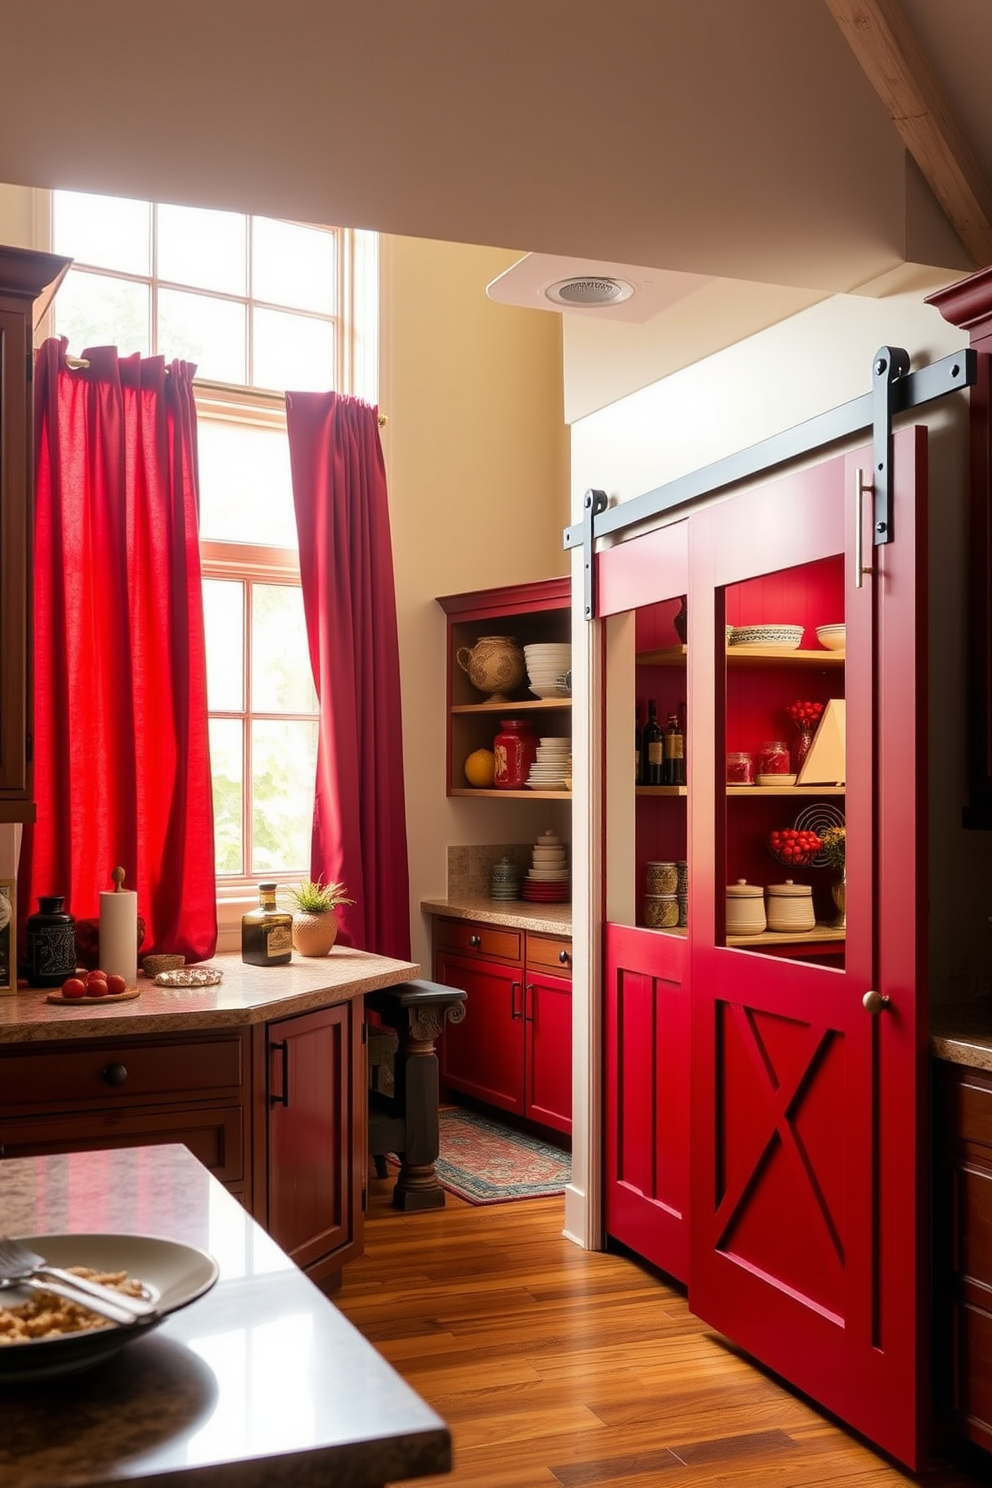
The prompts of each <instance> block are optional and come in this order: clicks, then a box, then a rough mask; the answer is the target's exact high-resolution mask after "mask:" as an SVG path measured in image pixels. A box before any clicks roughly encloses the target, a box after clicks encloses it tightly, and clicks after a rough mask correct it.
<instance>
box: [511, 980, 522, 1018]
mask: <svg viewBox="0 0 992 1488" xmlns="http://www.w3.org/2000/svg"><path fill="white" fill-rule="evenodd" d="M519 991H520V983H519V982H511V983H510V1017H511V1018H520V1017H522V1016H523V1012H522V1010H521V1012H519V1013H518V1012H517V993H518V992H519Z"/></svg>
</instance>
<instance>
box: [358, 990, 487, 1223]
mask: <svg viewBox="0 0 992 1488" xmlns="http://www.w3.org/2000/svg"><path fill="white" fill-rule="evenodd" d="M464 1002H465V993H464V992H462V991H459V990H458V989H457V988H455V987H443V986H441V984H440V983H439V982H426V981H415V982H401V983H400V984H399V985H398V986H396V987H385V988H383V989H382V990H381V991H378V992H370V993H368V994H366V998H365V1003H366V1006H367V1007H371V1008H373V1009H374V1010H375V1011H376V1012H377V1013H378V1014H379V1016H380V1018H381V1019H382V1020H383V1022H384V1023H386V1024H387V1025H388V1026H389V1027H390V1028H393V1029H395V1031H396V1033H397V1035H398V1037H399V1048H398V1050H397V1054H396V1067H395V1094H394V1109H395V1111H396V1114H397V1115H399V1116H401V1117H402V1120H403V1123H404V1128H405V1130H404V1150H403V1152H402V1153H401V1154H400V1171H399V1175H398V1177H397V1179H396V1186H395V1188H394V1189H393V1206H394V1208H396V1209H440V1208H443V1206H444V1189H443V1188H442V1187H441V1184H440V1183H439V1181H438V1177H437V1173H436V1171H435V1168H434V1164H435V1162H436V1161H437V1156H438V1151H439V1133H438V1119H437V1106H438V1091H439V1079H438V1059H437V1037H438V1034H439V1033H440V1032H441V1029H442V1027H443V1026H444V1020H445V1018H448V1019H450V1020H451V1022H453V1023H458V1022H460V1021H461V1020H462V1018H464V1016H465V1007H464Z"/></svg>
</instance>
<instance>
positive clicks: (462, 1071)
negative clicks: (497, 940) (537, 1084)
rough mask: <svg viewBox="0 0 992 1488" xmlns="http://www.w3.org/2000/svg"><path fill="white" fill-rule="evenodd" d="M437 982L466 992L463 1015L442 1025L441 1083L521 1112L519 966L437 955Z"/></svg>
mask: <svg viewBox="0 0 992 1488" xmlns="http://www.w3.org/2000/svg"><path fill="white" fill-rule="evenodd" d="M434 975H435V979H436V980H437V981H439V982H442V983H443V984H444V985H445V986H448V987H462V988H464V990H465V1017H464V1018H463V1019H462V1021H461V1022H460V1023H445V1025H444V1032H443V1033H442V1035H441V1041H440V1042H441V1049H440V1053H441V1083H442V1085H445V1086H447V1087H448V1089H449V1090H458V1091H461V1093H462V1094H463V1095H471V1096H474V1097H475V1098H476V1099H477V1100H481V1101H487V1102H488V1103H489V1104H490V1105H493V1106H500V1107H501V1108H502V1109H503V1110H504V1111H514V1112H516V1113H517V1114H518V1115H520V1116H522V1115H523V1114H524V1056H523V1041H524V1031H523V1030H524V989H523V976H522V973H521V971H520V969H519V967H512V966H500V965H499V964H497V963H496V962H486V961H483V960H479V961H476V962H470V961H463V960H459V959H456V958H455V957H452V956H447V955H445V953H444V952H443V951H439V952H438V954H437V958H436V961H435V973H434Z"/></svg>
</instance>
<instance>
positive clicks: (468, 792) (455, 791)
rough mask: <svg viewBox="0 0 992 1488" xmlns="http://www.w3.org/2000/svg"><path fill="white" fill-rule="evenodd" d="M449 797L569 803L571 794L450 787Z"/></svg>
mask: <svg viewBox="0 0 992 1488" xmlns="http://www.w3.org/2000/svg"><path fill="white" fill-rule="evenodd" d="M448 794H449V796H476V797H478V796H488V797H489V799H490V800H492V801H570V800H571V799H572V792H571V791H566V790H560V791H550V790H481V789H480V790H476V789H475V787H474V786H471V785H459V786H454V785H453V786H452V787H451V790H450V791H449V792H448Z"/></svg>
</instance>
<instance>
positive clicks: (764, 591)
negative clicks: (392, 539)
mask: <svg viewBox="0 0 992 1488" xmlns="http://www.w3.org/2000/svg"><path fill="white" fill-rule="evenodd" d="M870 460H871V456H870V452H868V451H865V452H864V453H863V454H862V455H861V456H860V457H858V456H855V455H851V456H846V457H841V458H838V459H834V460H831V461H828V462H826V463H824V464H822V465H820V466H817V467H816V468H814V469H810V470H807V471H803V472H801V473H799V474H796V475H790V476H788V477H787V478H784V479H781V480H778V481H775V482H772V483H770V484H768V485H764V486H762V487H760V488H756V489H753V490H749V491H747V492H744V493H742V494H741V495H738V496H735V497H733V498H732V499H730V500H728V501H726V502H723V503H720V504H719V505H713V506H710V507H707V508H705V509H703V510H701V511H699V512H697V513H694V514H693V515H692V516H691V517H690V518H689V528H690V533H689V545H690V586H689V592H690V596H691V599H690V610H689V614H690V636H689V647H688V649H689V667H688V671H689V709H688V714H689V720H690V722H689V741H688V743H689V782H690V785H689V809H690V828H689V860H690V874H691V900H690V905H691V908H690V923H689V955H690V966H691V985H692V1012H691V1018H692V1092H691V1131H692V1136H691V1151H692V1192H691V1216H692V1218H691V1232H692V1242H691V1256H690V1272H689V1300H690V1305H691V1306H692V1308H693V1310H694V1311H695V1312H696V1313H697V1314H698V1315H700V1316H701V1317H703V1318H705V1319H706V1320H707V1321H708V1322H711V1323H712V1324H714V1325H715V1326H716V1327H717V1328H719V1329H720V1331H721V1332H723V1333H724V1334H726V1335H727V1336H728V1337H729V1338H730V1339H732V1340H733V1341H734V1343H736V1344H738V1345H740V1346H742V1347H743V1348H745V1349H747V1350H748V1352H750V1353H751V1354H753V1355H754V1356H755V1357H756V1358H758V1359H759V1360H761V1361H762V1362H763V1363H765V1364H767V1365H768V1366H769V1367H771V1368H772V1369H774V1370H775V1371H777V1372H778V1373H780V1374H782V1375H783V1376H784V1377H785V1378H786V1379H788V1380H790V1381H791V1382H792V1383H793V1384H795V1385H796V1386H798V1387H799V1388H800V1389H802V1390H803V1391H805V1392H807V1393H808V1394H809V1395H811V1396H812V1397H813V1398H814V1399H815V1400H817V1401H819V1402H821V1403H822V1404H823V1405H824V1406H825V1407H827V1408H828V1409H829V1410H831V1411H833V1412H835V1413H836V1414H837V1415H839V1416H840V1417H842V1418H843V1419H844V1420H845V1421H847V1422H849V1423H850V1424H851V1425H853V1426H854V1427H856V1428H857V1429H858V1430H860V1431H862V1432H864V1433H865V1435H866V1436H868V1437H869V1438H871V1439H872V1440H873V1441H875V1442H877V1443H878V1444H879V1445H881V1446H882V1447H883V1448H885V1449H886V1450H888V1451H889V1452H891V1453H893V1454H894V1455H895V1456H897V1457H899V1458H900V1459H902V1460H903V1461H905V1462H907V1463H909V1464H911V1465H915V1464H916V1462H917V1461H918V1450H919V1433H920V1425H921V1423H920V1421H919V1417H918V1406H917V1401H918V1388H919V1384H920V1378H921V1369H922V1366H923V1360H922V1358H921V1351H920V1344H919V1337H920V1321H921V1316H922V1311H923V1309H922V1306H921V1298H920V1295H919V1293H920V1281H921V1275H922V1272H923V1266H922V1264H921V1262H922V1257H921V1254H920V1251H919V1246H920V1245H921V1243H923V1242H922V1239H921V1237H923V1236H925V1234H926V1224H925V1211H924V1206H923V1200H924V1185H923V1183H922V1181H921V1172H922V1159H923V1153H924V1146H923V1142H922V1140H921V1137H922V1131H921V1114H922V1111H923V1109H924V1104H923V1090H924V1088H925V1087H924V1081H925V1047H924V1044H925V1018H924V1017H919V1018H918V1016H917V1012H918V1008H917V1002H918V998H921V997H922V996H923V995H924V994H923V987H924V978H923V971H922V968H923V965H924V950H925V947H924V945H923V938H924V930H923V926H924V925H925V893H924V887H923V875H922V870H923V865H924V862H925V851H924V846H925V844H924V842H923V840H922V833H923V827H922V824H921V822H922V809H923V808H922V806H921V802H922V801H923V799H924V792H923V783H924V778H925V777H924V761H923V743H922V739H923V720H924V719H925V700H924V698H923V696H922V682H921V677H922V675H923V673H922V663H921V661H920V659H919V658H920V657H921V656H924V655H925V652H926V632H925V626H924V616H923V596H924V594H925V563H926V555H925V551H924V541H923V532H924V508H925V502H924V496H925V491H924V479H925V477H924V471H925V433H924V431H921V430H908V431H906V432H905V433H903V434H901V435H899V436H898V437H897V440H896V454H895V463H894V467H893V470H894V493H895V508H894V509H895V511H896V512H897V514H898V530H897V534H896V540H895V541H894V542H892V543H891V544H889V545H887V546H884V547H879V548H875V549H873V548H872V546H871V542H870V535H871V534H870V522H871V516H872V514H871V512H870V510H867V509H865V510H864V511H862V510H860V509H859V508H860V506H861V503H859V502H858V501H857V499H856V495H855V492H856V484H857V470H858V468H859V467H864V466H868V467H869V469H870ZM868 478H869V479H870V477H868ZM864 505H865V507H867V505H868V504H867V503H864ZM858 522H864V523H865V534H864V535H865V536H866V538H867V540H866V541H865V543H864V545H863V552H864V553H865V554H866V555H867V556H866V558H865V559H864V560H863V561H862V560H861V559H860V557H858V559H857V561H856V560H855V555H856V554H860V552H861V551H862V547H861V544H860V541H859V535H858V534H857V533H856V526H857V523H858ZM869 567H870V569H871V570H872V571H869V572H862V570H863V569H865V568H869ZM804 584H805V585H806V588H805V590H804V588H803V586H804ZM793 586H794V587H793ZM811 590H815V591H816V592H818V593H819V594H820V596H821V601H820V603H821V608H822V597H823V596H829V599H828V601H827V602H828V603H829V604H830V605H831V607H832V608H833V609H835V610H836V611H837V613H832V614H830V615H824V616H823V619H824V620H827V619H829V620H832V621H836V622H843V623H844V624H845V626H846V651H845V655H844V659H843V663H842V665H841V666H840V668H839V669H838V666H837V663H836V661H834V662H833V663H832V664H831V665H828V664H827V663H826V662H824V663H823V666H822V667H821V668H819V669H818V668H817V667H816V666H815V665H814V666H812V667H807V668H806V669H805V670H804V669H803V663H802V662H801V660H800V659H798V658H795V659H793V660H790V659H789V657H788V656H787V655H783V656H782V657H780V658H779V657H776V656H775V655H771V656H765V657H759V656H757V655H755V656H754V657H747V658H744V659H743V661H742V660H741V658H735V657H734V655H733V651H734V649H735V648H733V647H731V648H730V649H729V650H728V647H727V645H726V643H725V629H724V627H725V625H726V624H727V623H736V624H743V623H745V622H747V623H750V622H751V621H753V620H763V621H765V622H781V621H787V620H789V619H792V618H795V615H794V613H784V614H779V613H774V614H773V613H770V612H769V611H768V608H767V607H768V603H769V600H770V599H772V598H773V597H774V601H775V603H776V606H777V605H778V604H781V603H782V601H783V596H787V595H788V594H789V593H790V592H792V593H793V594H794V596H795V598H794V600H793V601H792V605H791V608H792V611H796V610H798V616H799V618H800V619H802V618H803V611H802V608H801V604H802V600H801V596H802V595H803V593H804V592H805V593H809V592H811ZM735 661H736V662H737V664H736V665H735ZM821 673H822V675H821ZM807 699H818V700H819V701H821V702H824V703H826V702H829V701H830V699H835V700H836V701H837V702H838V703H841V704H842V707H843V715H842V716H844V717H845V720H846V721H845V726H844V730H843V738H844V743H845V746H846V747H845V751H844V752H845V755H846V760H845V761H844V763H843V765H842V767H841V768H840V769H838V770H837V774H838V776H839V779H838V780H837V781H833V782H826V781H823V780H821V781H820V782H819V783H817V782H816V781H814V782H813V783H812V784H811V783H810V782H806V785H805V787H803V786H802V783H801V782H800V783H797V785H796V786H795V787H792V788H785V789H784V790H783V792H782V793H772V794H768V793H767V791H766V790H765V789H762V788H761V787H757V786H752V787H746V786H743V785H740V786H737V785H728V784H727V779H726V775H725V769H724V766H725V756H726V754H727V753H728V751H734V750H745V749H755V748H756V747H757V746H759V745H760V743H761V740H762V739H763V738H765V737H767V736H768V734H769V732H770V731H771V727H772V724H773V722H774V721H775V718H776V709H777V710H779V711H778V713H777V717H778V718H779V719H781V718H782V716H783V711H782V710H785V709H786V708H787V706H788V704H789V703H791V702H793V701H805V700H807ZM777 789H778V788H776V792H777ZM790 789H791V790H794V791H795V792H796V794H795V795H793V794H790V793H789V791H790ZM810 805H815V806H819V807H828V808H831V809H832V810H833V811H834V812H837V811H839V812H841V813H842V818H841V819H842V820H843V821H844V822H845V824H846V845H847V866H846V876H847V884H846V900H847V910H846V928H843V929H839V927H837V926H836V925H835V924H833V923H832V921H833V920H834V919H835V917H836V909H835V907H834V904H833V900H832V895H831V878H832V877H834V876H835V874H833V873H831V872H830V870H829V869H826V868H822V867H819V868H818V867H810V866H808V865H793V866H787V867H782V866H779V865H777V864H776V863H775V862H774V861H773V859H772V856H771V854H770V852H769V847H768V839H769V835H770V831H771V830H772V829H774V828H776V827H778V828H781V827H784V826H787V825H789V824H790V822H791V819H792V818H793V817H794V816H795V815H796V813H797V811H798V810H799V809H801V808H804V807H809V806H810ZM790 878H791V879H793V880H794V881H796V882H797V883H805V884H808V885H809V886H810V887H811V888H812V894H813V904H814V910H815V916H816V920H817V929H816V931H814V932H813V934H812V935H810V934H809V933H808V932H805V931H800V932H797V933H788V932H786V933H782V934H780V935H776V934H771V935H768V934H765V935H756V936H748V935H742V934H735V933H728V927H727V915H726V904H727V897H726V887H727V885H732V884H735V883H736V882H737V881H738V880H739V879H746V880H747V881H748V882H750V883H756V884H761V885H765V886H767V885H773V884H782V883H783V882H784V881H785V880H786V879H790ZM768 902H769V903H770V902H771V901H770V900H769V901H768ZM830 931H832V932H833V934H830V933H828V932H830Z"/></svg>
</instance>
